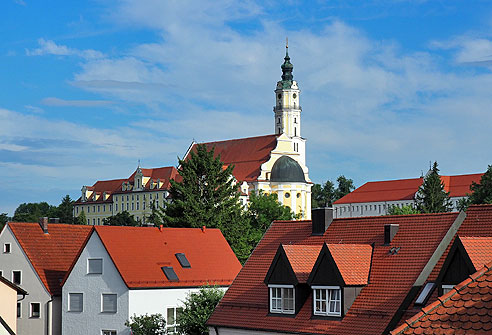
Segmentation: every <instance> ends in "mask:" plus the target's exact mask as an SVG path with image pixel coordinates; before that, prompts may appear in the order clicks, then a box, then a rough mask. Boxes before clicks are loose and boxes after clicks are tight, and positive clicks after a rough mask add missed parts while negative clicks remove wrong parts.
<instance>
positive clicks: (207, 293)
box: [177, 287, 224, 335]
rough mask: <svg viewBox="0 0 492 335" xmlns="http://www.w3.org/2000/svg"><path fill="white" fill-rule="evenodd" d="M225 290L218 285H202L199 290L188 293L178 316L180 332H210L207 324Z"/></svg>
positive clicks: (195, 334) (193, 334)
mask: <svg viewBox="0 0 492 335" xmlns="http://www.w3.org/2000/svg"><path fill="white" fill-rule="evenodd" d="M223 296H224V292H223V291H222V290H221V289H219V288H217V287H201V288H200V290H199V291H198V292H191V293H188V295H187V297H186V299H185V301H184V309H183V312H182V313H181V314H180V315H179V317H178V320H177V321H178V324H179V327H178V329H179V332H180V333H182V334H187V335H203V334H208V327H207V326H206V325H205V323H206V322H207V320H208V318H209V317H210V315H212V312H213V311H214V309H215V307H216V306H217V304H218V303H219V301H220V299H222V297H223Z"/></svg>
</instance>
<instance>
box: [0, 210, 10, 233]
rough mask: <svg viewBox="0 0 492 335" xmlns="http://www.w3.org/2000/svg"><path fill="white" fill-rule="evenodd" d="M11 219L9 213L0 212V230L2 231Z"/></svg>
mask: <svg viewBox="0 0 492 335" xmlns="http://www.w3.org/2000/svg"><path fill="white" fill-rule="evenodd" d="M9 221H10V218H9V217H8V216H7V213H0V231H2V229H3V227H4V226H5V225H6V224H7V222H9Z"/></svg>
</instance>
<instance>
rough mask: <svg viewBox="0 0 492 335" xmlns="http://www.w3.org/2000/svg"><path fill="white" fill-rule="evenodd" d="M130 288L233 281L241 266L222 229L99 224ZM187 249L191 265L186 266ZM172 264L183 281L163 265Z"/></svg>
mask: <svg viewBox="0 0 492 335" xmlns="http://www.w3.org/2000/svg"><path fill="white" fill-rule="evenodd" d="M95 232H96V233H97V234H98V235H99V237H100V238H101V241H102V243H103V244H104V246H105V248H106V250H107V251H108V253H109V255H110V257H111V259H112V260H113V262H114V264H115V266H116V268H117V269H118V271H119V273H120V275H121V277H122V279H123V281H124V282H125V284H126V285H127V286H128V287H129V288H150V287H190V286H192V287H196V286H202V285H206V284H210V285H221V286H226V285H230V284H231V283H232V281H233V280H234V278H235V277H236V275H237V273H238V272H239V270H240V269H241V264H240V263H239V261H238V260H237V258H236V256H235V255H234V253H233V252H232V249H231V248H230V246H229V244H227V242H226V240H225V238H224V237H223V236H222V233H221V232H220V230H219V229H212V228H206V229H204V230H202V229H199V228H162V230H160V229H159V228H150V227H114V226H95ZM176 253H184V254H185V255H186V258H187V259H188V261H189V262H190V264H191V268H182V267H181V265H180V263H179V262H178V259H177V258H176V256H175V254H176ZM163 266H172V267H173V269H174V271H175V272H176V274H177V276H178V278H179V281H175V282H173V281H169V280H167V278H166V276H165V275H164V273H163V271H162V269H161V267H163Z"/></svg>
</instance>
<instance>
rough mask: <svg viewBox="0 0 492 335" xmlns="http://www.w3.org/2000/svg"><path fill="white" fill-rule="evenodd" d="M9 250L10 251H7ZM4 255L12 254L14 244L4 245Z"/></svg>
mask: <svg viewBox="0 0 492 335" xmlns="http://www.w3.org/2000/svg"><path fill="white" fill-rule="evenodd" d="M7 249H9V250H7ZM3 253H4V254H11V253H12V243H4V244H3Z"/></svg>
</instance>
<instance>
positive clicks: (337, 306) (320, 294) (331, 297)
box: [313, 286, 342, 316]
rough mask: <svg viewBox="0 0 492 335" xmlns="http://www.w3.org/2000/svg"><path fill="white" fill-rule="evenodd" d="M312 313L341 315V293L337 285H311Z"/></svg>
mask: <svg viewBox="0 0 492 335" xmlns="http://www.w3.org/2000/svg"><path fill="white" fill-rule="evenodd" d="M313 297H314V299H313V314H314V315H325V316H341V315H342V313H341V305H342V294H341V289H340V287H338V286H325V287H323V286H320V287H315V286H313Z"/></svg>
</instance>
